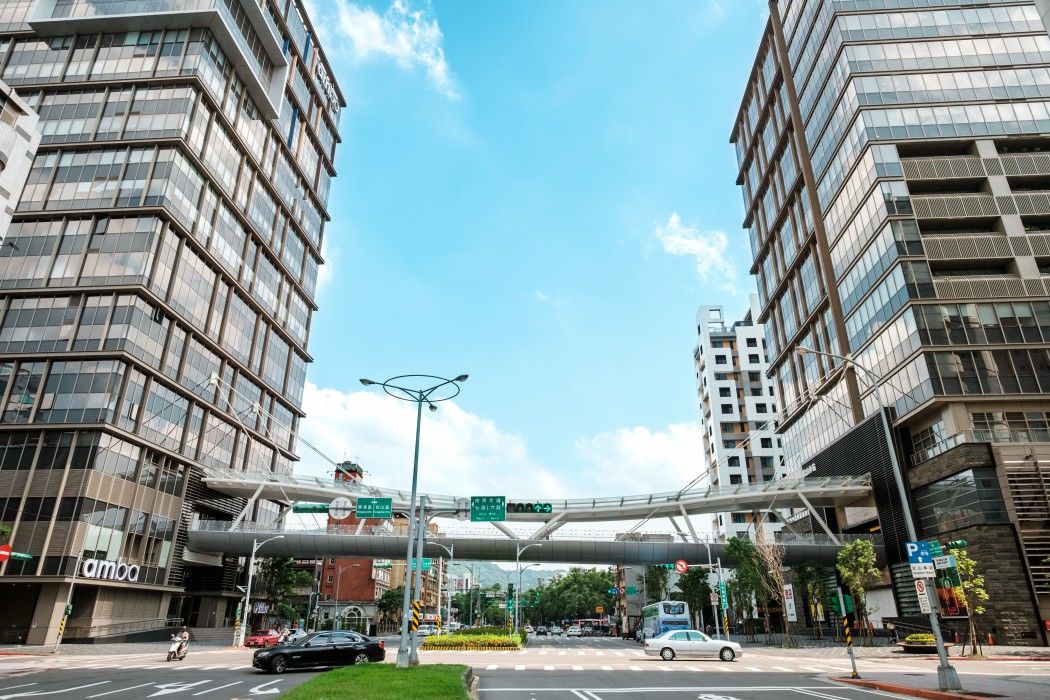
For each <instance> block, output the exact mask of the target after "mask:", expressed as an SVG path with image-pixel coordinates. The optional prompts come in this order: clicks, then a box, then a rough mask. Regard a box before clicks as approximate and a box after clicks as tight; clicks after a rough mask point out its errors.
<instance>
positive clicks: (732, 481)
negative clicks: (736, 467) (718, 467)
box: [729, 474, 741, 484]
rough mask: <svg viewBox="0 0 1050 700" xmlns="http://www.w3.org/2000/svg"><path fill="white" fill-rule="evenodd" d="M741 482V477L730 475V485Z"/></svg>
mask: <svg viewBox="0 0 1050 700" xmlns="http://www.w3.org/2000/svg"><path fill="white" fill-rule="evenodd" d="M740 481H741V479H740V475H739V474H730V475H729V483H730V484H739V483H740Z"/></svg>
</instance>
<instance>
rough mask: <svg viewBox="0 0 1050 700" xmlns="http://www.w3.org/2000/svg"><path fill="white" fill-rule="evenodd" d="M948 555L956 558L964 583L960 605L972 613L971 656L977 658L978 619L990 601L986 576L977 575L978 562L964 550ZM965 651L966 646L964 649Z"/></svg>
mask: <svg viewBox="0 0 1050 700" xmlns="http://www.w3.org/2000/svg"><path fill="white" fill-rule="evenodd" d="M948 553H949V554H951V555H952V556H954V557H955V568H956V569H957V570H958V571H959V580H960V581H961V582H962V586H961V587H962V595H960V596H959V598H960V601H959V602H960V603H962V604H963V605H965V606H966V608H967V610H968V611H969V613H970V620H969V626H970V631H969V634H970V654H971V655H972V656H977V654H978V651H977V648H978V646H979V645H980V642H979V641H978V638H977V618H978V617H979V616H981V615H983V614H984V602H985V601H986V600H988V591H987V590H986V589H985V585H984V575H983V574H979V573H977V561H976V560H975V559H973V557H971V556H970V554H969V552H967V551H966V549H964V548H955V547H953V548H951V549H949V550H948ZM963 649H964V650H965V646H964V647H963Z"/></svg>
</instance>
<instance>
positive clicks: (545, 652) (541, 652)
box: [540, 611, 848, 656]
mask: <svg viewBox="0 0 1050 700" xmlns="http://www.w3.org/2000/svg"><path fill="white" fill-rule="evenodd" d="M847 612H848V611H847ZM546 655H547V649H543V650H541V651H540V656H546Z"/></svg>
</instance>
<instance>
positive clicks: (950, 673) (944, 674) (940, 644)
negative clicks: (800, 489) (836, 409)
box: [795, 346, 962, 690]
mask: <svg viewBox="0 0 1050 700" xmlns="http://www.w3.org/2000/svg"><path fill="white" fill-rule="evenodd" d="M795 352H796V353H798V354H799V355H808V354H813V355H823V356H824V357H832V358H835V359H838V360H841V361H842V362H844V363H845V364H848V365H851V366H853V367H854V368H855V369H859V370H860V371H861V372H863V373H864V375H865V376H866V377H867V378H868V381H870V382H871V385H872V386H873V387H874V388H875V397H876V399H877V400H878V402H879V410H880V412H881V413H882V416H881V418H882V428H883V433H884V434H885V437H886V448H887V449H888V450H889V453H890V467H891V469H890V471H892V472H893V480H894V482H896V486H897V497H898V498H899V499H900V502H901V510H903V511H904V526H905V528H906V529H907V530H908V537H909V538H911V540H912V541H913V542H914V541H918V539H919V533H918V530H917V529H916V528H915V521H914V519H913V518H912V515H911V506H910V505H909V500H908V490H907V488H906V487H905V486H904V474H903V472H902V471H901V465H900V462H899V461H898V460H897V450H896V449H895V447H894V442H893V433H892V432H891V430H890V419H889V415H888V412H889V404H888V403H887V402H886V400H885V397H884V396H883V392H882V384H883V382H882V378H881V377H879V375H877V374H875V373H874V372H872V371H871V370H870V369H868V368H867V367H865V366H864V365H862V364H860V363H859V362H857V361H856V360H854V359H853V358H852V357H847V356H845V355H837V354H835V353H830V352H822V351H820V350H812V349H810V348H806V347H802V346H797V347H796V348H795ZM927 595H928V593H927ZM842 614H843V616H845V614H846V610H845V608H842ZM929 619H930V628H931V629H932V630H933V637H934V641H935V642H936V644H937V656H938V659H939V661H940V664H939V665H938V666H937V680H938V685H939V686H940V689H941V690H962V682H961V681H960V680H959V674H958V672H957V671H956V670H955V667H954V666H952V665H951V664H950V663H949V662H948V653H947V651H946V650H945V648H944V639H943V638H942V635H941V626H940V622H939V621H938V620H937V613H936V612H933V610H932V609H931V610H930V616H929Z"/></svg>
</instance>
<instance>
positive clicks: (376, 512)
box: [357, 498, 394, 520]
mask: <svg viewBox="0 0 1050 700" xmlns="http://www.w3.org/2000/svg"><path fill="white" fill-rule="evenodd" d="M393 515H394V499H392V498H358V499H357V517H358V518H360V519H362V520H364V519H365V518H382V519H384V520H385V519H387V518H391V517H393Z"/></svg>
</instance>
